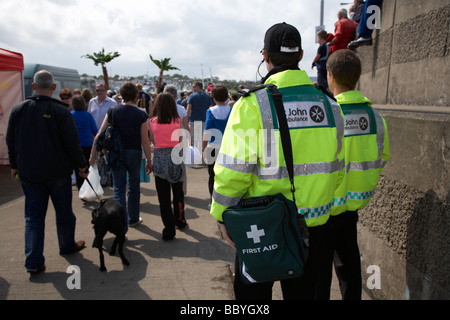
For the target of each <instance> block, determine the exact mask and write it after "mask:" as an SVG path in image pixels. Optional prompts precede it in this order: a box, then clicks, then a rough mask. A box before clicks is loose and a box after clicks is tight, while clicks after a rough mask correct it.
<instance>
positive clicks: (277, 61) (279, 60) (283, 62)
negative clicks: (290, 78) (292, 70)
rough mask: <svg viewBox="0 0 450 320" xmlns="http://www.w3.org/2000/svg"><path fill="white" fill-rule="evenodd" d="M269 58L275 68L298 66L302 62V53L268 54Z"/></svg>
mask: <svg viewBox="0 0 450 320" xmlns="http://www.w3.org/2000/svg"><path fill="white" fill-rule="evenodd" d="M267 54H268V58H269V61H270V62H272V64H273V65H274V66H275V67H278V66H298V63H299V62H300V55H301V51H300V52H293V53H290V52H289V53H287V52H268V53H267Z"/></svg>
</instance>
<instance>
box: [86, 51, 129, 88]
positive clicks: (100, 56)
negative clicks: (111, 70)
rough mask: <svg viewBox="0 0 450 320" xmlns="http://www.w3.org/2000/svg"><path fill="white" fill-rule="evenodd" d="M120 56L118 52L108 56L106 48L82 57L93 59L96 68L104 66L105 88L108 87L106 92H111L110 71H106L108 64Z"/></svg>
mask: <svg viewBox="0 0 450 320" xmlns="http://www.w3.org/2000/svg"><path fill="white" fill-rule="evenodd" d="M119 56H120V53H118V52H117V51H116V52H109V53H108V54H105V48H102V51H99V52H94V53H93V54H86V55H84V56H81V57H82V58H87V59H91V60H92V61H94V64H95V65H96V66H98V65H101V66H102V70H103V79H105V87H106V90H109V81H108V70H106V64H107V63H108V62H111V60H113V59H115V58H117V57H119Z"/></svg>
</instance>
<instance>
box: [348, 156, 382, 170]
mask: <svg viewBox="0 0 450 320" xmlns="http://www.w3.org/2000/svg"><path fill="white" fill-rule="evenodd" d="M385 165H386V161H383V160H381V159H379V160H375V161H364V162H349V163H347V165H346V166H345V172H346V173H348V172H349V171H365V170H372V169H380V168H384V166H385Z"/></svg>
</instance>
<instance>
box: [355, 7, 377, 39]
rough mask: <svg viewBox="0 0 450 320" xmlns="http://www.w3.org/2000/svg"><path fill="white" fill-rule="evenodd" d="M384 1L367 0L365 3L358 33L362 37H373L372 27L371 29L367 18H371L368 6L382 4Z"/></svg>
mask: <svg viewBox="0 0 450 320" xmlns="http://www.w3.org/2000/svg"><path fill="white" fill-rule="evenodd" d="M382 2H383V0H367V1H366V3H365V5H364V9H363V13H362V15H361V20H360V21H359V26H358V34H359V36H360V37H362V38H371V37H372V31H373V30H372V29H369V28H368V27H367V20H368V19H369V17H370V16H369V14H368V13H367V8H369V7H370V6H372V5H376V6H380V5H381V3H382Z"/></svg>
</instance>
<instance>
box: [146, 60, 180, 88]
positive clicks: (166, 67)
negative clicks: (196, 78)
mask: <svg viewBox="0 0 450 320" xmlns="http://www.w3.org/2000/svg"><path fill="white" fill-rule="evenodd" d="M170 59H171V58H164V59H161V60H155V59H153V57H152V55H150V60H152V62H153V63H154V64H155V65H156V66H157V67H158V68H159V80H158V84H157V86H156V87H157V88H159V87H160V86H161V83H162V80H163V78H164V71H170V70H180V69H178V68H177V67H174V66H172V65H171V64H170Z"/></svg>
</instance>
